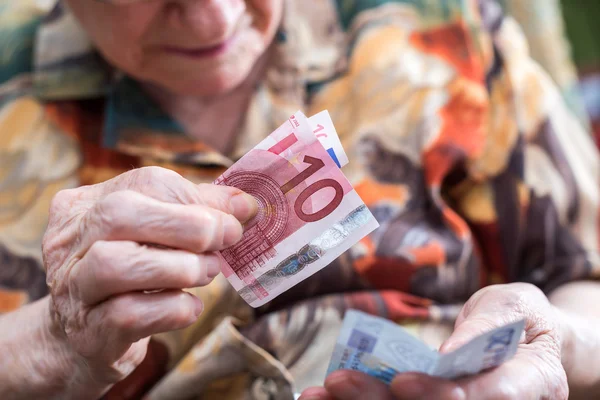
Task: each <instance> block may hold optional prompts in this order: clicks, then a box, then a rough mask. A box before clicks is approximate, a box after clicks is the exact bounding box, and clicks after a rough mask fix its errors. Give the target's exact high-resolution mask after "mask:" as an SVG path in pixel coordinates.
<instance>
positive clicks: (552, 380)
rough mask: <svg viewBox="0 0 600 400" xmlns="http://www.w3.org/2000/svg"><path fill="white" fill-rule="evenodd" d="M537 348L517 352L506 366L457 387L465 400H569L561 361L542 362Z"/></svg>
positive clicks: (522, 349)
mask: <svg viewBox="0 0 600 400" xmlns="http://www.w3.org/2000/svg"><path fill="white" fill-rule="evenodd" d="M545 353H547V350H545V349H544V348H543V346H542V347H540V346H530V347H525V348H521V349H519V352H518V353H517V355H516V356H515V357H514V358H513V359H511V360H510V361H508V362H507V363H505V364H503V365H501V366H499V367H498V368H495V369H492V370H490V371H488V372H484V373H482V374H479V375H477V376H473V377H469V378H465V379H461V380H458V381H457V384H458V385H459V386H460V387H461V389H462V391H463V392H464V394H465V396H466V398H467V399H482V400H486V399H561V400H566V399H567V398H568V397H569V386H568V384H567V378H566V375H565V372H564V369H563V368H562V365H561V363H560V359H559V358H556V360H551V359H546V360H544V356H543V355H544V354H545Z"/></svg>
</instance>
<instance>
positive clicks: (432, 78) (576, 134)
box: [0, 0, 600, 399]
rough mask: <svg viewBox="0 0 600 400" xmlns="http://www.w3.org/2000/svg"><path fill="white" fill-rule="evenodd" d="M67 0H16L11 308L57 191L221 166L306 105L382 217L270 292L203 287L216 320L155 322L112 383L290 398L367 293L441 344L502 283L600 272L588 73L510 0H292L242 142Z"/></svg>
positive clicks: (151, 395) (125, 387)
mask: <svg viewBox="0 0 600 400" xmlns="http://www.w3.org/2000/svg"><path fill="white" fill-rule="evenodd" d="M51 3H53V2H52V1H49V2H41V1H35V0H20V1H19V2H15V1H13V0H0V33H1V34H2V35H1V36H0V37H2V41H0V106H1V107H2V108H1V109H0V160H1V162H0V312H9V311H11V310H14V309H16V308H18V307H19V306H21V305H23V304H25V303H27V302H30V301H33V300H35V299H37V298H40V297H42V296H44V295H45V285H44V274H43V269H42V267H41V255H40V252H41V249H40V247H41V245H40V244H41V237H42V235H43V232H44V229H45V226H46V222H47V210H48V206H49V202H50V199H51V198H52V197H53V195H54V194H55V193H56V192H57V191H59V190H61V189H64V188H69V187H75V186H77V185H84V184H93V183H97V182H102V181H104V180H106V179H110V178H112V177H114V176H115V175H118V174H120V173H122V172H124V171H126V170H129V169H130V168H131V167H132V166H146V165H159V166H163V167H167V168H172V169H174V170H176V171H178V172H180V173H182V174H183V175H184V176H186V177H187V178H189V179H191V180H193V181H196V182H211V181H213V180H214V179H215V178H216V177H217V176H219V175H220V174H221V173H222V172H223V170H224V169H226V168H227V167H228V166H230V165H231V164H232V163H233V162H234V161H235V160H236V159H238V158H239V157H240V156H241V155H243V154H244V153H245V152H247V151H248V150H249V149H251V148H252V147H253V146H254V145H255V144H256V143H258V142H259V141H260V139H261V138H263V137H264V136H265V135H267V134H269V133H270V132H271V131H272V130H273V129H275V128H276V127H277V126H279V124H280V123H281V121H284V120H285V119H286V118H287V117H288V116H289V115H291V114H292V113H293V112H295V111H296V110H298V109H303V110H304V111H305V113H306V114H309V115H310V114H313V113H316V112H318V111H321V110H323V109H328V110H329V111H330V113H331V116H332V118H333V120H334V122H335V124H336V128H337V130H338V132H339V134H340V136H341V139H342V142H343V144H344V147H345V149H346V150H347V153H348V155H349V157H350V160H351V162H350V164H349V165H348V166H347V167H346V168H345V173H346V175H347V176H348V177H349V178H350V179H351V181H352V182H353V184H354V185H355V187H356V190H357V191H358V192H359V194H360V195H361V197H362V198H363V199H364V200H365V202H366V204H367V205H368V206H369V208H370V209H371V210H372V212H373V214H374V215H375V216H376V218H377V219H378V221H379V222H380V224H381V228H380V229H378V230H377V231H376V232H374V233H373V234H372V235H370V236H369V237H367V238H366V239H364V240H363V241H361V242H360V243H359V244H357V245H356V246H354V247H353V248H352V249H351V250H350V251H348V252H347V253H345V254H344V255H343V256H342V257H340V258H339V259H338V260H336V261H335V262H334V263H333V264H332V265H331V266H329V267H328V268H325V269H324V270H323V271H321V272H320V273H318V274H316V275H315V276H314V277H312V278H311V279H308V280H306V281H304V282H303V283H301V284H300V285H298V286H296V287H295V288H293V289H292V290H290V291H289V292H287V293H286V294H285V295H283V296H281V297H279V298H277V299H276V300H275V301H274V302H272V303H270V304H268V305H267V306H265V307H263V308H261V309H259V310H253V309H251V308H249V307H248V306H247V305H246V304H245V303H244V301H243V300H242V299H241V298H240V297H239V296H237V294H236V293H235V292H234V291H233V289H232V287H231V286H230V285H229V284H228V283H227V281H226V280H225V278H223V277H219V278H217V279H216V280H215V281H214V282H213V283H212V284H211V285H209V286H208V287H206V288H202V289H198V290H194V291H193V292H194V293H195V294H196V295H198V296H199V297H200V298H202V300H203V301H204V304H205V311H204V313H203V314H202V316H201V317H200V319H199V320H198V322H197V323H195V324H194V325H193V326H192V327H190V328H188V329H185V330H181V331H177V332H170V333H166V334H162V335H158V336H156V337H154V338H153V340H152V341H151V345H150V348H149V352H148V356H147V357H146V360H145V361H144V363H143V364H142V365H141V366H140V367H139V368H138V369H137V370H136V371H135V372H134V373H133V374H132V375H131V376H130V377H128V378H127V379H126V380H124V381H123V382H121V383H119V384H118V385H116V386H115V387H114V388H113V389H112V390H111V391H110V392H109V393H108V394H107V395H106V396H105V397H106V398H107V399H125V398H126V399H133V398H141V397H144V396H145V398H147V399H167V398H209V399H212V398H218V399H289V398H292V394H293V393H297V392H300V391H301V390H302V389H304V388H306V387H308V386H311V385H315V384H320V383H322V380H323V377H324V374H325V371H326V368H327V364H328V361H329V357H330V354H331V351H332V349H333V345H334V343H335V340H336V337H337V333H338V329H339V327H340V326H341V321H342V318H343V315H344V312H345V310H347V309H348V308H354V309H359V310H362V311H365V312H369V313H372V314H376V315H381V316H384V317H386V318H389V319H391V320H394V321H396V322H398V323H400V324H402V325H404V326H405V327H407V328H408V329H409V330H411V331H412V332H413V333H414V334H415V335H416V336H418V337H420V338H421V339H422V340H425V341H426V342H428V343H430V344H431V345H433V346H435V345H437V344H439V343H441V341H442V340H443V339H444V338H445V337H446V336H447V335H448V334H449V332H450V331H451V328H452V324H453V322H454V319H455V318H456V316H457V314H458V311H459V310H460V308H461V305H462V304H463V303H464V302H465V301H466V300H467V299H468V298H469V296H471V295H472V294H473V293H475V292H476V291H477V290H478V289H480V288H482V287H484V286H486V285H489V284H494V283H502V282H513V281H522V282H530V283H533V284H535V285H537V286H539V287H540V288H542V289H543V290H545V291H547V292H548V291H551V290H552V289H554V288H556V287H558V286H560V285H561V284H563V283H565V282H568V281H572V280H577V279H595V278H597V277H598V276H599V275H600V253H599V250H600V213H599V212H600V190H599V189H600V186H599V183H600V157H599V154H598V152H597V150H596V148H595V146H593V143H592V141H591V138H590V135H589V133H588V132H587V131H586V129H585V128H584V126H585V124H584V122H583V121H584V120H583V119H582V117H581V116H580V117H577V116H576V114H575V113H574V110H575V108H573V107H572V105H571V106H568V105H567V102H566V101H565V98H566V97H567V98H568V97H569V96H565V93H567V92H568V90H567V91H565V90H564V88H565V87H568V86H569V84H565V85H566V86H565V85H562V84H561V83H560V82H562V81H560V82H559V85H558V86H557V80H556V79H552V78H551V76H550V75H548V74H547V73H546V72H544V69H543V68H542V67H540V64H538V63H537V62H535V61H534V59H533V57H532V53H531V52H530V50H529V48H528V46H527V41H526V39H525V34H524V32H523V31H522V30H521V28H520V27H519V25H518V24H517V23H516V21H515V19H514V18H512V17H510V16H507V15H505V14H504V13H503V11H502V8H501V7H500V6H499V3H498V2H497V1H496V0H445V1H442V0H395V1H392V0H387V1H386V0H362V1H359V0H335V1H334V0H330V1H322V0H318V1H317V0H314V1H313V0H288V1H286V12H285V16H284V20H283V22H282V25H281V28H280V31H279V33H278V35H277V39H276V40H277V42H276V44H275V51H276V53H277V54H276V56H275V57H274V58H273V60H274V61H273V63H272V64H271V65H270V66H269V69H268V71H267V74H266V78H265V80H264V82H263V83H262V84H261V85H260V86H259V87H258V88H257V89H256V92H255V94H254V96H253V99H252V101H251V104H250V106H249V110H248V113H247V115H246V117H245V118H246V119H245V121H244V124H243V126H242V128H241V129H240V132H239V140H238V141H237V144H236V148H235V149H233V151H232V152H231V153H230V154H219V153H217V152H215V151H214V150H212V149H211V148H210V147H208V146H206V145H204V144H202V143H198V142H196V141H194V140H193V139H192V138H191V137H190V136H188V135H186V133H185V132H184V131H183V130H182V128H181V127H180V126H179V124H177V122H176V121H173V120H172V119H171V118H170V117H169V116H168V115H167V114H166V113H164V112H163V111H162V110H161V109H160V108H159V107H158V106H157V105H156V104H154V103H153V102H152V101H151V100H150V98H149V97H148V96H146V95H145V94H144V92H143V91H142V89H141V88H140V87H139V85H137V84H136V82H135V81H134V80H132V79H130V78H128V77H124V76H121V74H119V73H118V72H117V71H112V70H111V69H110V68H108V66H107V65H105V63H104V62H103V61H102V59H101V58H100V57H99V56H98V55H97V54H96V53H94V51H93V48H92V46H91V45H90V43H89V42H88V41H86V39H85V34H84V33H83V32H81V30H80V28H78V26H77V24H76V22H75V21H74V19H73V18H72V16H71V15H70V14H69V13H68V11H67V10H66V9H65V8H64V7H63V6H62V5H61V4H58V5H56V6H54V5H53V4H51ZM307 3H310V4H307ZM292 16H293V18H292ZM295 31H302V32H303V34H301V35H299V34H295V33H296V32H295ZM73 37H77V38H78V41H77V42H73V40H71V38H73ZM67 38H69V39H68V40H67ZM317 55H318V56H317ZM568 80H569V79H567V81H568ZM559 87H560V89H559Z"/></svg>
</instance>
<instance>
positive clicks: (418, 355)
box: [327, 310, 525, 384]
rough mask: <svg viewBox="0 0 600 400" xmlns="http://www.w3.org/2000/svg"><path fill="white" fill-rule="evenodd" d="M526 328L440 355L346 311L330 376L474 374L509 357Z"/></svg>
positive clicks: (514, 327)
mask: <svg viewBox="0 0 600 400" xmlns="http://www.w3.org/2000/svg"><path fill="white" fill-rule="evenodd" d="M524 326H525V322H524V321H518V322H515V323H512V324H509V325H506V326H503V327H500V328H497V329H494V330H492V331H490V332H487V333H484V334H483V335H480V336H478V337H476V338H475V339H473V340H471V341H470V342H468V343H467V344H465V345H463V346H462V347H460V348H459V349H457V350H455V351H453V352H451V353H447V354H440V353H438V352H437V351H434V350H432V349H430V348H429V347H428V346H427V345H425V343H423V342H421V341H420V340H418V339H417V338H415V337H414V336H412V335H411V334H410V333H408V332H407V331H406V330H404V329H403V328H402V327H400V326H399V325H397V324H395V323H393V322H391V321H388V320H385V319H383V318H379V317H375V316H372V315H369V314H365V313H363V312H360V311H356V310H348V311H347V312H346V316H345V317H344V322H343V324H342V329H341V332H340V335H339V337H338V340H337V343H336V345H335V348H334V351H333V355H332V357H331V362H330V364H329V368H328V371H327V375H329V374H330V373H332V372H333V371H336V370H339V369H352V370H356V371H361V372H364V373H366V374H369V375H371V376H373V377H375V378H377V379H379V380H381V381H383V382H385V383H387V384H389V383H390V382H391V381H392V379H393V378H394V376H396V375H397V374H399V373H403V372H420V373H424V374H429V375H432V376H437V377H440V378H446V379H456V378H459V377H464V376H469V375H475V374H478V373H479V372H482V371H485V370H487V369H490V368H493V367H497V366H498V365H500V364H502V363H504V362H505V361H507V360H508V359H510V358H511V357H512V356H513V355H514V354H515V353H516V351H517V346H518V344H519V340H520V338H521V335H522V333H523V329H524Z"/></svg>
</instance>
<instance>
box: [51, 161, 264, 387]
mask: <svg viewBox="0 0 600 400" xmlns="http://www.w3.org/2000/svg"><path fill="white" fill-rule="evenodd" d="M256 208H257V205H256V202H255V201H254V200H253V198H252V197H250V196H249V195H246V194H244V193H242V192H240V191H239V190H237V189H233V188H228V187H221V186H213V185H195V184H193V183H191V182H189V181H187V180H185V179H184V178H182V177H181V176H180V175H178V174H176V173H175V172H172V171H169V170H165V169H161V168H143V169H138V170H134V171H131V172H128V173H125V174H123V175H121V176H118V177H117V178H115V179H112V180H110V181H107V182H105V183H102V184H99V185H94V186H88V187H81V188H78V189H72V190H66V191H63V192H60V193H59V194H58V195H57V196H56V198H55V199H54V201H53V204H52V206H51V210H50V221H49V226H48V229H47V232H46V235H45V237H44V242H43V255H44V265H45V268H46V271H47V283H48V285H49V287H50V292H51V306H50V308H51V310H50V313H51V320H52V321H54V322H55V325H56V327H57V329H56V330H57V332H58V334H59V335H60V336H61V337H62V338H63V339H64V341H66V343H67V344H68V348H70V349H72V350H73V352H74V354H76V357H75V362H76V363H77V364H78V365H79V368H81V369H83V368H85V369H86V371H85V372H86V373H87V374H88V376H91V378H92V379H93V381H95V382H98V384H99V387H102V386H103V385H110V384H112V383H115V382H117V381H119V380H121V379H123V378H124V377H125V376H127V375H128V374H129V373H130V372H131V371H133V370H134V369H135V368H136V367H137V365H139V364H140V363H141V362H142V360H143V359H144V357H145V354H146V350H147V345H148V341H149V339H148V337H149V336H150V335H153V334H156V333H160V332H165V331H170V330H176V329H180V328H184V327H186V326H188V325H190V324H191V323H193V322H194V321H195V320H196V319H197V316H198V315H199V314H200V313H201V311H202V304H201V302H200V300H199V299H198V298H196V297H194V296H192V295H191V294H189V293H187V292H184V291H183V290H182V289H185V288H192V287H198V286H203V285H207V284H208V283H210V281H212V279H213V278H214V277H215V276H216V275H217V274H218V273H219V271H220V263H219V259H218V258H217V256H216V255H215V254H214V252H215V251H217V250H221V249H223V248H226V247H229V246H231V245H232V244H234V243H236V242H237V241H238V240H239V239H240V238H241V236H242V230H243V228H242V225H241V223H240V221H241V222H243V221H245V220H248V219H249V218H251V216H252V215H253V214H254V213H255V212H256ZM161 290H162V291H161ZM71 359H73V357H72V356H71ZM90 398H91V397H90Z"/></svg>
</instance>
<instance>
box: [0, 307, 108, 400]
mask: <svg viewBox="0 0 600 400" xmlns="http://www.w3.org/2000/svg"><path fill="white" fill-rule="evenodd" d="M50 305H51V303H50V299H49V297H46V298H44V299H41V300H39V301H37V302H35V303H32V304H29V305H27V306H25V307H23V308H21V309H19V310H17V311H15V312H13V313H10V314H6V315H4V316H2V317H1V320H0V347H2V348H3V349H5V350H3V356H2V357H0V377H1V380H2V385H0V398H2V399H8V400H10V399H29V398H45V399H53V398H60V399H75V398H93V396H94V395H93V393H98V397H99V396H100V395H101V394H102V392H103V391H104V390H103V388H99V387H98V385H95V384H94V382H91V380H90V379H89V378H86V377H87V376H89V374H88V373H87V371H86V367H82V364H83V363H82V362H81V361H80V357H79V356H78V355H77V354H76V353H75V352H74V351H73V350H72V349H71V347H70V345H69V343H68V341H67V340H66V338H65V337H64V334H63V333H62V329H61V328H60V326H59V324H58V323H57V322H56V321H55V320H54V318H53V317H52V314H51V311H50V310H51V308H50Z"/></svg>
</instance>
